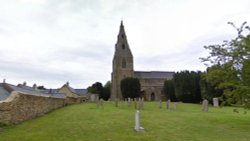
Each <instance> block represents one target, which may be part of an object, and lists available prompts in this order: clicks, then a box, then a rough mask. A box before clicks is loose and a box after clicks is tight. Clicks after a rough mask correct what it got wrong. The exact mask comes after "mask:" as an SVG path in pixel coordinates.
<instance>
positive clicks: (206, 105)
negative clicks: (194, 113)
mask: <svg viewBox="0 0 250 141" xmlns="http://www.w3.org/2000/svg"><path fill="white" fill-rule="evenodd" d="M202 111H203V112H208V100H206V99H205V100H203V102H202Z"/></svg>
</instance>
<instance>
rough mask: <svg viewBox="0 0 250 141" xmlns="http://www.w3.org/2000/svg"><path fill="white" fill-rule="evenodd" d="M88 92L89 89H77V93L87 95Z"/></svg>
mask: <svg viewBox="0 0 250 141" xmlns="http://www.w3.org/2000/svg"><path fill="white" fill-rule="evenodd" d="M87 92H88V91H87V89H75V93H76V94H77V95H79V96H85V95H86V94H87Z"/></svg>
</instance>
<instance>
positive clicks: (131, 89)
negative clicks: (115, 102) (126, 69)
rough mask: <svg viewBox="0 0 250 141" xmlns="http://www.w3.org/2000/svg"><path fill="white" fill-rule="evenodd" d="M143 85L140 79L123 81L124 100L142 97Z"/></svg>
mask: <svg viewBox="0 0 250 141" xmlns="http://www.w3.org/2000/svg"><path fill="white" fill-rule="evenodd" d="M140 91H141V85H140V82H139V79H138V78H132V77H127V78H124V79H123V80H122V81H121V92H122V96H123V98H137V97H139V96H140Z"/></svg>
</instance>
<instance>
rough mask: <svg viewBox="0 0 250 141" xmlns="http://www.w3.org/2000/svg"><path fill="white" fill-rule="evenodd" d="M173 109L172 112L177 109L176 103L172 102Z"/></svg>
mask: <svg viewBox="0 0 250 141" xmlns="http://www.w3.org/2000/svg"><path fill="white" fill-rule="evenodd" d="M173 109H174V110H176V109H177V106H176V102H174V106H173Z"/></svg>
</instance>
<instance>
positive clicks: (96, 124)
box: [0, 102, 250, 141]
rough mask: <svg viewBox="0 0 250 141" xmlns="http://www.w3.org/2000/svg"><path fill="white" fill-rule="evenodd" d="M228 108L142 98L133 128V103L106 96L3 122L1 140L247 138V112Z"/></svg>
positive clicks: (249, 120) (235, 140) (241, 140)
mask: <svg viewBox="0 0 250 141" xmlns="http://www.w3.org/2000/svg"><path fill="white" fill-rule="evenodd" d="M233 109H234V108H232V107H223V108H213V107H209V112H208V113H203V112H201V105H196V104H183V103H177V110H167V109H166V108H162V109H159V103H158V102H147V103H145V110H142V111H141V112H140V113H141V126H142V127H144V128H145V131H143V132H135V131H134V121H135V120H134V115H135V109H134V107H133V106H131V107H128V106H127V104H126V103H119V107H114V106H113V104H112V103H111V102H105V103H104V109H102V108H97V107H96V104H95V103H83V104H77V105H71V106H66V107H64V108H61V109H58V110H55V111H53V112H51V113H49V114H47V115H44V116H42V117H39V118H36V119H33V120H30V121H26V122H23V123H22V124H19V125H16V126H8V127H6V128H4V130H3V131H0V141H187V140H189V141H212V140H216V141H249V140H250V112H248V113H247V114H244V112H243V111H244V110H243V109H241V108H237V109H238V111H239V113H235V112H233Z"/></svg>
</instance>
